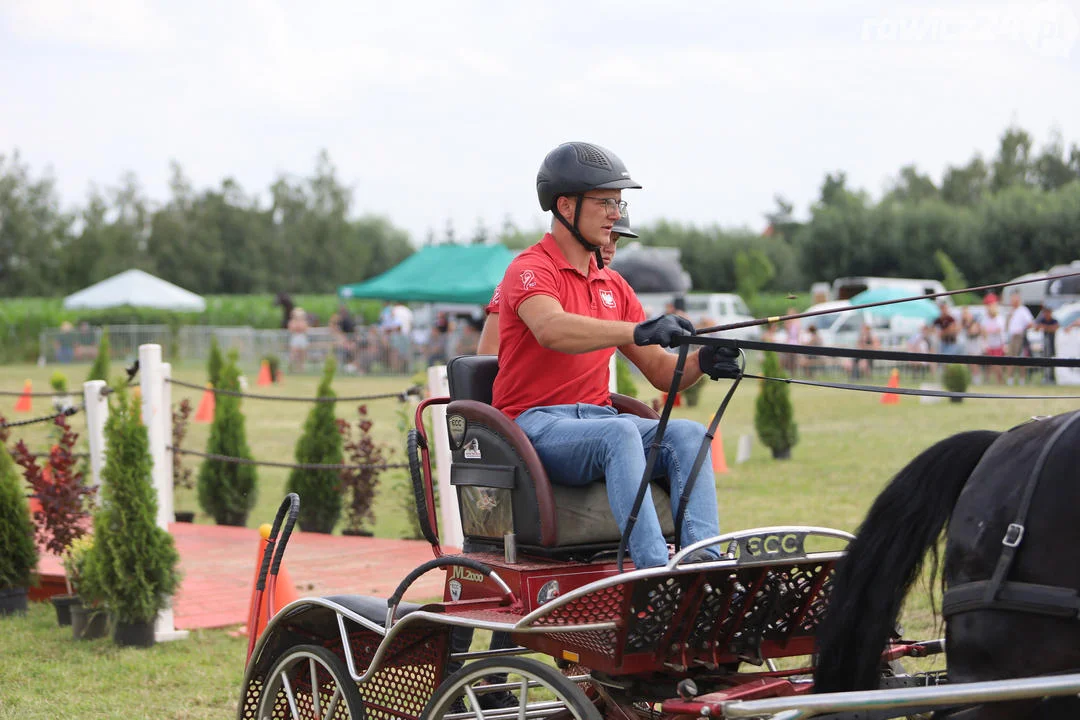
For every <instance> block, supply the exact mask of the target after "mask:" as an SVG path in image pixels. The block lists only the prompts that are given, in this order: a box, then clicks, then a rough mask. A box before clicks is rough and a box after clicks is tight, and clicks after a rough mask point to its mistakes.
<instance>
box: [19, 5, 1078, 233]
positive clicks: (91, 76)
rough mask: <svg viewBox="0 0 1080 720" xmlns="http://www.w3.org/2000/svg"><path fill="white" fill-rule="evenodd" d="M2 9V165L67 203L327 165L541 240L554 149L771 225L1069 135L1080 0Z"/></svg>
mask: <svg viewBox="0 0 1080 720" xmlns="http://www.w3.org/2000/svg"><path fill="white" fill-rule="evenodd" d="M5 7H6V9H0V23H3V24H0V80H2V81H3V83H4V87H5V94H6V97H5V109H6V110H7V112H5V115H4V118H3V122H4V128H3V130H4V132H3V135H0V141H2V142H4V143H7V144H8V145H7V147H0V152H4V151H6V150H10V149H11V148H13V147H18V148H21V149H22V150H23V156H24V158H25V159H26V161H27V162H29V163H31V165H32V166H33V167H35V168H43V167H44V166H45V165H52V166H53V167H54V168H55V175H56V177H57V180H58V183H59V185H60V187H61V188H62V189H63V192H64V193H65V197H66V198H67V199H68V201H69V202H80V201H81V198H82V194H83V192H84V191H85V188H86V186H87V185H88V184H89V182H91V181H97V182H98V183H100V184H109V183H111V182H113V181H114V180H115V179H116V178H117V177H119V175H120V174H121V172H123V171H124V170H128V169H131V170H134V171H135V172H136V173H137V174H138V176H139V177H140V178H141V179H142V180H143V182H144V184H145V185H146V187H147V189H148V192H150V194H151V195H153V196H154V197H157V198H159V199H163V198H164V197H165V194H166V192H167V190H166V179H167V176H168V162H169V160H170V159H172V158H175V159H176V160H177V161H178V162H179V163H180V164H181V165H182V166H183V167H184V169H185V170H186V171H187V172H188V174H189V175H190V176H191V177H192V179H193V181H194V182H195V184H196V186H197V187H206V186H209V185H218V184H219V183H220V181H221V180H222V179H223V178H224V177H226V176H232V177H235V178H236V179H237V180H238V181H239V182H240V183H241V184H242V185H243V186H244V188H245V190H246V191H247V192H248V193H259V192H264V191H265V189H266V188H267V187H268V186H269V185H270V183H271V182H272V180H273V178H274V176H275V175H276V174H277V173H279V172H282V171H290V172H292V173H296V174H306V173H309V172H310V169H311V168H312V166H313V163H314V158H315V156H316V154H317V153H318V151H319V150H320V149H321V148H324V147H325V148H327V149H328V150H329V152H330V154H331V158H332V159H333V161H334V162H335V164H336V165H337V166H338V168H339V172H340V174H341V176H342V178H343V179H344V180H346V181H347V182H349V183H351V184H353V185H354V186H355V188H356V193H355V197H356V204H357V209H358V210H361V211H373V212H380V213H384V214H388V215H389V216H390V217H391V219H392V220H393V221H394V222H396V223H398V224H400V225H402V226H404V227H406V228H408V229H409V230H410V231H411V232H412V234H413V236H414V238H416V239H421V238H422V237H423V236H424V234H425V232H426V230H427V228H429V227H432V228H435V229H436V231H437V232H441V230H442V228H443V227H444V226H445V223H446V219H447V218H448V217H450V218H452V219H453V222H454V225H455V226H456V228H457V230H458V232H459V233H463V232H467V231H470V230H471V229H472V228H473V227H474V226H475V224H476V219H477V217H483V218H484V219H485V221H486V223H487V224H488V225H489V226H490V227H497V226H498V225H499V224H501V222H502V219H503V217H504V216H505V215H507V214H509V215H510V216H512V217H513V218H514V219H515V220H516V221H517V222H518V223H519V224H522V225H526V226H529V225H532V224H534V223H536V222H542V221H543V219H542V216H541V214H540V213H539V210H538V208H537V207H536V201H535V197H534V194H533V181H534V175H535V172H536V168H537V167H538V165H539V163H540V160H541V158H542V157H543V155H544V153H546V152H547V150H549V149H550V148H551V147H553V146H554V145H555V144H557V143H558V142H561V141H563V140H566V139H584V140H590V141H593V142H598V143H600V144H602V145H605V146H607V147H610V148H611V149H612V150H615V151H616V152H618V153H619V154H620V155H621V156H623V158H624V159H625V160H626V161H627V162H628V163H629V164H630V167H631V170H632V171H633V173H634V175H635V176H637V177H638V179H639V180H640V181H641V182H643V184H645V185H646V190H645V191H643V192H640V193H633V194H632V195H629V194H628V199H630V200H631V202H632V203H633V207H634V213H633V216H634V220H635V222H637V223H644V222H647V221H649V220H653V219H656V218H657V217H661V216H667V217H671V218H676V219H681V220H684V221H692V222H697V223H711V222H720V223H723V224H726V225H744V224H745V225H751V226H754V227H760V226H761V224H762V222H763V221H762V219H761V215H762V213H763V212H765V211H767V210H769V209H771V207H772V196H773V194H774V193H777V192H779V193H782V194H784V195H786V196H788V197H789V198H791V199H793V200H794V201H796V203H797V205H798V206H799V208H800V209H805V208H806V207H807V206H808V204H809V203H810V202H811V201H812V200H813V199H814V197H816V194H817V190H818V187H819V186H820V183H821V180H822V178H823V176H824V174H825V172H827V171H831V170H837V169H840V170H845V171H846V172H847V173H848V176H849V178H850V180H851V183H852V184H853V185H856V186H861V187H865V188H866V189H868V190H870V191H871V192H873V193H879V192H880V191H881V189H882V187H883V185H884V183H885V182H886V180H887V178H888V177H889V176H891V175H894V174H895V173H896V172H897V171H898V170H899V168H900V167H901V166H902V165H904V164H908V163H915V164H917V165H918V166H919V167H920V169H921V170H923V171H924V172H930V173H931V174H933V175H935V176H937V175H939V174H940V172H941V171H942V169H943V168H944V167H945V166H946V165H947V164H961V163H964V162H966V161H967V160H968V159H969V158H970V157H971V155H972V153H973V152H975V151H980V152H982V154H983V155H984V156H989V155H991V154H992V153H993V152H994V150H995V149H996V144H997V138H998V136H999V135H1000V133H1001V132H1002V131H1003V130H1004V129H1005V127H1006V126H1007V125H1008V124H1010V122H1012V121H1014V120H1015V121H1016V122H1018V123H1019V124H1020V125H1021V126H1023V127H1025V128H1027V129H1028V130H1030V131H1031V132H1033V133H1034V134H1035V136H1036V139H1037V140H1038V141H1040V142H1041V141H1042V140H1044V139H1045V138H1046V137H1047V133H1048V130H1049V129H1050V128H1051V127H1052V126H1054V125H1057V126H1059V127H1061V129H1062V131H1063V134H1064V137H1065V140H1066V142H1067V143H1071V142H1077V141H1080V128H1077V127H1076V126H1070V124H1069V123H1070V122H1075V120H1074V118H1077V117H1080V95H1078V94H1077V93H1074V92H1072V88H1074V87H1077V86H1078V85H1080V66H1078V64H1077V58H1078V57H1080V51H1078V50H1077V49H1076V48H1072V49H1069V48H1068V47H1066V45H1067V40H1068V37H1069V34H1068V27H1069V25H1068V20H1069V18H1070V17H1075V16H1076V15H1077V13H1076V8H1077V0H1049V2H1044V3H1042V4H1031V5H1014V4H1010V3H975V2H970V3H967V4H964V5H960V6H949V7H948V8H946V9H944V10H942V9H938V7H937V6H936V5H933V4H930V3H923V4H921V5H916V6H911V5H907V6H904V9H901V10H896V9H894V8H893V6H891V5H886V4H884V3H877V4H873V3H869V4H868V3H854V2H842V1H836V2H816V3H803V2H794V0H792V2H781V3H771V4H769V5H767V6H763V7H757V6H739V7H736V8H725V7H724V6H722V5H720V4H713V3H701V2H689V0H686V1H681V0H680V1H679V2H672V3H668V4H667V5H665V6H664V11H663V12H659V11H658V10H657V5H656V4H655V3H652V2H645V1H644V0H631V1H628V2H622V3H619V4H611V3H601V4H594V5H581V4H580V2H576V3H571V2H563V1H558V2H549V3H545V4H543V5H536V4H529V3H501V4H500V3H490V2H481V1H480V0H476V1H473V2H454V3H445V2H413V3H375V2H353V1H345V0H340V1H334V0H324V1H322V2H312V3H305V4H304V5H302V6H301V5H297V4H295V3H287V2H271V1H270V0H265V1H264V0H231V1H230V0H221V1H220V2H211V1H210V0H193V2H190V3H185V4H183V5H177V4H173V3H165V2H164V1H162V2H159V3H156V4H155V3H140V2H138V1H137V0H108V2H106V3H96V4H94V5H93V6H92V8H93V9H92V10H88V9H86V8H88V7H90V6H85V7H84V5H83V4H79V3H75V2H74V1H73V0H72V1H69V2H60V1H59V0H54V1H51V2H36V3H24V4H19V5H8V6H5ZM957 7H958V8H959V9H953V8H957ZM1017 8H1019V9H1017ZM995 13H996V15H995ZM1010 13H1011V14H1010ZM972 18H974V19H972ZM995 18H997V19H995ZM1001 18H1007V19H1009V22H1005V21H1003V20H1001ZM890 24H891V25H890ZM890 27H894V28H895V29H894V30H893V29H889V28H890ZM986 28H992V29H995V28H996V29H1000V30H1001V31H1002V32H1000V33H997V34H994V33H989V32H987V31H986V30H985V29H986ZM1059 29H1060V32H1059ZM1006 31H1007V32H1006ZM1063 51H1067V52H1065V53H1064V55H1063V54H1062V53H1063ZM12 108H14V111H12V110H11V109H12Z"/></svg>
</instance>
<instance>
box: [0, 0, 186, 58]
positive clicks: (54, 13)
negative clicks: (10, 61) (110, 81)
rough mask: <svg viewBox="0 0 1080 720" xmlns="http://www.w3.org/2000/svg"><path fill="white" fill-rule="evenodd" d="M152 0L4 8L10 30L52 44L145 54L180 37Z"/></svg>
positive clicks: (44, 1)
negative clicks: (175, 34) (148, 0)
mask: <svg viewBox="0 0 1080 720" xmlns="http://www.w3.org/2000/svg"><path fill="white" fill-rule="evenodd" d="M151 5H152V4H151V3H150V2H147V1H146V0H97V1H95V2H93V3H86V2H80V0H32V1H27V2H17V3H8V4H5V5H4V6H3V7H0V14H2V15H3V16H5V17H6V18H7V21H8V24H9V28H10V31H11V32H12V33H13V34H14V35H16V36H18V37H20V38H22V39H24V40H29V41H33V42H40V43H42V44H46V45H57V46H70V47H74V48H80V49H88V50H113V51H136V52H145V51H152V50H160V49H162V48H164V47H169V46H171V45H172V43H173V42H174V41H175V37H174V35H173V33H172V31H171V29H170V28H169V23H168V20H167V18H166V17H165V16H164V14H162V13H160V12H158V11H157V10H155V9H154V8H153V7H151Z"/></svg>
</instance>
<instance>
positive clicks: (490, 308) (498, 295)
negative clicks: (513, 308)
mask: <svg viewBox="0 0 1080 720" xmlns="http://www.w3.org/2000/svg"><path fill="white" fill-rule="evenodd" d="M500 300H502V283H499V284H498V285H496V286H495V292H493V293H491V302H489V303H488V304H487V306H486V307H485V308H484V310H486V311H487V314H488V315H490V314H491V313H497V312H499V301H500Z"/></svg>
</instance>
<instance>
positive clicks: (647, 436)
mask: <svg viewBox="0 0 1080 720" xmlns="http://www.w3.org/2000/svg"><path fill="white" fill-rule="evenodd" d="M516 422H517V424H518V426H519V427H521V429H522V430H524V431H525V434H526V435H528V436H529V440H531V441H532V444H533V447H535V448H536V453H537V455H539V456H540V461H541V462H542V463H543V464H544V469H545V470H547V474H548V478H549V479H550V480H551V482H553V483H556V484H558V485H587V484H589V483H591V482H595V481H597V480H600V479H601V478H603V479H604V480H605V482H606V484H607V496H608V502H609V503H610V504H611V510H612V512H613V513H614V515H615V520H616V521H617V522H618V524H619V527H620V528H624V529H625V527H626V520H627V518H628V517H629V516H630V510H631V509H632V508H633V505H634V496H635V495H636V494H637V489H638V485H639V484H640V483H641V477H642V475H644V474H645V460H646V448H648V446H649V444H650V443H651V442H652V440H653V437H654V435H655V434H656V426H657V424H658V423H657V421H656V420H646V419H645V418H639V417H637V416H636V415H620V414H618V413H617V412H616V411H615V408H612V407H602V406H599V405H583V404H577V405H553V406H550V407H538V408H531V409H529V410H526V411H525V412H523V413H522V414H521V415H519V416H518V418H517V421H516ZM704 437H705V428H704V427H703V426H702V425H701V424H700V423H696V422H694V421H692V420H670V421H669V422H668V424H667V429H666V430H665V431H664V441H663V442H662V443H661V445H660V456H659V457H658V458H657V462H656V465H655V467H654V468H653V470H654V476H655V477H663V476H665V475H666V476H667V477H668V480H669V481H670V483H671V514H672V517H674V516H675V514H676V512H677V510H678V506H679V496H680V495H681V494H682V490H683V487H685V485H686V480H687V475H689V473H690V469H691V468H692V467H693V465H694V458H696V457H697V453H698V449H699V448H700V447H701V441H702V440H703V439H704ZM650 493H651V491H650ZM679 532H680V535H679V537H680V540H681V541H682V544H683V546H686V545H690V544H691V543H695V542H698V541H699V540H705V539H707V538H710V537H715V536H716V535H719V534H720V522H719V514H718V512H717V509H716V480H715V478H714V477H713V471H712V459H711V457H710V456H708V455H706V457H705V462H704V464H703V465H702V467H701V472H700V473H699V475H698V479H697V482H695V483H694V488H693V490H692V491H691V493H690V497H689V499H688V500H687V503H686V512H685V516H684V518H683V525H682V528H679ZM711 550H712V552H713V553H714V554H717V555H718V553H716V550H715V548H712V549H711ZM630 557H631V558H632V559H633V561H634V565H635V566H636V567H639V568H644V567H657V566H659V565H665V564H666V563H667V561H668V551H667V542H666V541H665V540H664V535H663V532H662V531H661V530H660V521H659V519H657V517H656V511H655V509H654V508H653V503H652V498H651V495H647V496H646V498H645V501H644V502H643V503H642V505H641V510H640V511H639V512H638V519H637V522H636V523H635V524H634V529H633V531H632V532H631V533H630Z"/></svg>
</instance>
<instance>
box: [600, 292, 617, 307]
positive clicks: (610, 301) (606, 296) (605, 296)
mask: <svg viewBox="0 0 1080 720" xmlns="http://www.w3.org/2000/svg"><path fill="white" fill-rule="evenodd" d="M600 302H602V303H604V307H609V308H614V307H615V293H613V292H611V291H610V290H601V291H600Z"/></svg>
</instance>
